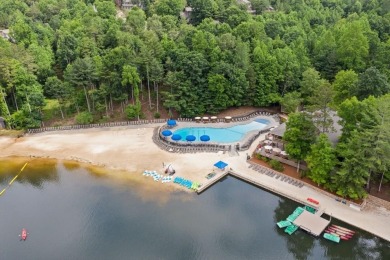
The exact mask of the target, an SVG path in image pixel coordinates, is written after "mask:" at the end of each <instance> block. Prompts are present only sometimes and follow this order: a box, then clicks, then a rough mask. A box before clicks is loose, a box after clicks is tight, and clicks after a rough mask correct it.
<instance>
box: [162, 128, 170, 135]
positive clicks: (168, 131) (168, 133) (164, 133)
mask: <svg viewBox="0 0 390 260" xmlns="http://www.w3.org/2000/svg"><path fill="white" fill-rule="evenodd" d="M161 134H162V135H163V136H170V135H172V131H171V130H168V129H166V130H164V131H162V132H161Z"/></svg>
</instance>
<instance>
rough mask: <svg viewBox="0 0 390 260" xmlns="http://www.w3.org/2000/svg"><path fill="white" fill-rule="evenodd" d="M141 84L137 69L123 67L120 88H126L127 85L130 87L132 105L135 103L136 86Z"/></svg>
mask: <svg viewBox="0 0 390 260" xmlns="http://www.w3.org/2000/svg"><path fill="white" fill-rule="evenodd" d="M140 82H141V79H140V78H139V75H138V72H137V68H136V67H134V66H130V65H125V66H123V70H122V86H123V87H128V86H129V85H130V86H132V87H133V88H132V91H131V99H132V100H133V104H134V102H135V99H136V98H137V97H136V98H134V97H135V88H138V84H139V83H140Z"/></svg>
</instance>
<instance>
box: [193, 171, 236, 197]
mask: <svg viewBox="0 0 390 260" xmlns="http://www.w3.org/2000/svg"><path fill="white" fill-rule="evenodd" d="M228 174H229V171H226V172H222V173H221V174H217V175H216V176H215V177H213V178H211V179H210V180H209V181H208V182H206V183H204V184H203V185H202V186H201V187H200V188H198V189H197V190H196V192H197V193H198V194H201V193H202V192H203V191H205V190H207V189H208V188H210V187H211V186H212V185H214V184H215V183H217V182H218V181H220V180H221V179H222V178H223V177H226V176H227V175H228Z"/></svg>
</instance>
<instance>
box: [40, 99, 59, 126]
mask: <svg viewBox="0 0 390 260" xmlns="http://www.w3.org/2000/svg"><path fill="white" fill-rule="evenodd" d="M45 103H46V105H45V107H44V108H43V109H42V111H43V121H49V120H52V119H53V118H56V117H61V112H60V106H59V104H58V100H57V99H45Z"/></svg>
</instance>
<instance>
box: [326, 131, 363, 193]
mask: <svg viewBox="0 0 390 260" xmlns="http://www.w3.org/2000/svg"><path fill="white" fill-rule="evenodd" d="M362 141H363V140H362V136H361V135H360V134H359V133H358V131H356V130H355V131H353V132H352V133H351V135H350V138H349V139H348V140H347V145H346V147H348V148H347V149H345V150H344V151H343V161H342V162H341V167H340V169H339V170H338V171H337V173H336V174H334V175H333V176H332V181H333V184H334V188H333V189H334V190H335V191H336V193H337V194H338V195H340V196H342V197H350V198H352V199H360V198H363V197H365V196H366V191H365V189H364V185H365V184H366V183H367V179H368V177H369V169H370V167H371V165H370V163H369V162H368V161H367V160H366V158H367V156H368V154H367V151H369V149H371V147H367V148H368V149H367V148H366V147H364V145H365V144H367V143H366V142H363V143H362Z"/></svg>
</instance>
